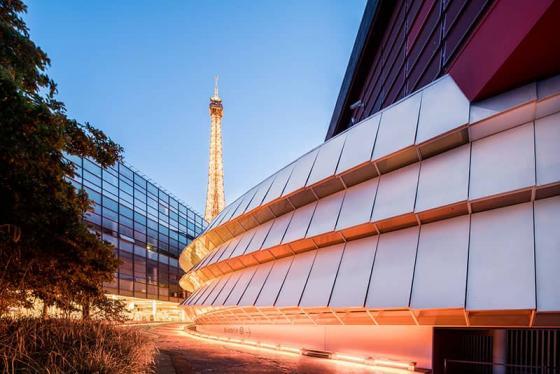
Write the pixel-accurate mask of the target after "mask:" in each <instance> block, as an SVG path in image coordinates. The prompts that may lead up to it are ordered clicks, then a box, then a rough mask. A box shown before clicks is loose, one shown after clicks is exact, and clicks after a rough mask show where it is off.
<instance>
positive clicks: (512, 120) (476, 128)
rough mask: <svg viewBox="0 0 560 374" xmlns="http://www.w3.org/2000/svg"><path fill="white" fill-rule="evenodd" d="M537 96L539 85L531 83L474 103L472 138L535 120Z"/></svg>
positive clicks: (472, 105)
mask: <svg viewBox="0 0 560 374" xmlns="http://www.w3.org/2000/svg"><path fill="white" fill-rule="evenodd" d="M536 98H537V85H536V84H535V83H530V84H528V85H526V86H523V87H519V88H516V89H514V90H511V91H507V92H504V93H503V94H500V95H498V96H494V97H491V98H489V99H486V100H483V101H479V102H476V103H472V104H471V108H470V110H471V113H470V123H471V124H473V125H472V126H471V127H470V129H469V132H470V138H471V140H476V139H481V138H484V137H486V136H489V135H491V134H496V133H498V132H500V131H504V130H507V129H511V128H512V127H515V126H518V125H521V124H523V123H526V122H529V121H531V120H533V118H534V115H535V102H534V101H535V100H536ZM477 122H478V123H477Z"/></svg>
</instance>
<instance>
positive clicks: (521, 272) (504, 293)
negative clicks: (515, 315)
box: [467, 203, 535, 310]
mask: <svg viewBox="0 0 560 374" xmlns="http://www.w3.org/2000/svg"><path fill="white" fill-rule="evenodd" d="M470 240H471V241H470V254H469V266H468V278H467V279H468V281H467V309H468V310H488V309H533V308H535V261H534V255H533V254H534V251H533V204H532V203H525V204H519V205H514V206H511V207H507V208H500V209H494V210H489V211H486V212H482V213H477V214H473V215H472V217H471V239H470Z"/></svg>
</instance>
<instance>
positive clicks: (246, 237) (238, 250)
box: [227, 226, 260, 258]
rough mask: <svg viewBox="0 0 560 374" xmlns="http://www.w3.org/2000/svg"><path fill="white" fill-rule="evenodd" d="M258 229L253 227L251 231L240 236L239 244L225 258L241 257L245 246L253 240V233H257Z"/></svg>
mask: <svg viewBox="0 0 560 374" xmlns="http://www.w3.org/2000/svg"><path fill="white" fill-rule="evenodd" d="M259 227H260V226H257V227H254V228H252V229H251V230H249V231H245V232H244V233H243V234H240V235H239V238H240V239H239V244H237V246H236V247H235V250H234V251H233V252H230V255H229V256H228V257H227V258H232V257H237V256H241V255H242V254H243V253H245V250H246V249H247V246H248V245H249V243H250V242H251V240H252V239H253V236H255V233H256V232H257V230H258V229H259Z"/></svg>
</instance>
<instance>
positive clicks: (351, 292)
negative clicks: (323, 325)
mask: <svg viewBox="0 0 560 374" xmlns="http://www.w3.org/2000/svg"><path fill="white" fill-rule="evenodd" d="M377 239H378V236H370V237H367V238H364V239H358V240H352V241H350V242H348V243H347V244H346V248H344V254H343V256H342V260H341V262H340V269H339V270H338V275H337V276H336V280H335V283H334V287H333V291H332V296H331V300H330V303H329V306H331V307H333V308H336V307H362V306H364V301H365V299H366V292H367V287H368V283H369V278H370V274H371V269H372V267H373V258H374V257H375V250H376V248H377Z"/></svg>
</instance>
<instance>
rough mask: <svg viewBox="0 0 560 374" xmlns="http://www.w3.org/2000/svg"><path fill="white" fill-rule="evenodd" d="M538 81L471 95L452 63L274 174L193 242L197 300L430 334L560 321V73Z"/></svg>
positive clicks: (189, 253)
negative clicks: (541, 90)
mask: <svg viewBox="0 0 560 374" xmlns="http://www.w3.org/2000/svg"><path fill="white" fill-rule="evenodd" d="M554 82H557V85H558V86H559V87H556V89H552V88H550V87H549V86H551V85H554V84H555V83H554ZM540 86H541V83H540V82H539V83H533V84H530V85H527V86H524V87H522V88H519V89H516V90H513V91H512V92H507V93H504V94H501V95H499V96H497V97H494V98H491V99H488V100H485V101H484V102H480V103H469V102H468V100H467V99H466V98H465V96H464V95H463V93H462V92H461V91H460V90H459V88H458V87H457V85H456V84H455V83H454V81H453V80H452V79H451V78H450V77H449V76H445V77H443V78H441V79H439V80H438V81H435V82H434V83H432V84H430V85H429V86H427V87H425V88H424V89H422V90H420V91H418V92H415V93H414V94H413V95H411V96H410V97H406V98H404V99H403V100H401V101H400V102H397V103H396V104H394V105H392V106H391V107H389V108H386V109H384V110H383V111H381V112H380V113H376V114H375V115H374V116H372V117H370V118H369V119H367V120H365V121H363V122H362V123H360V124H357V125H355V126H353V127H351V128H350V129H348V130H347V131H345V132H343V133H341V134H339V135H338V136H336V137H334V138H332V139H330V140H329V141H328V142H326V143H324V144H322V145H321V146H319V147H317V148H315V149H313V150H311V151H310V152H309V153H307V154H305V155H303V156H302V157H301V158H300V159H298V160H295V161H294V162H293V163H292V164H290V165H288V166H287V167H285V168H284V169H282V170H280V171H279V172H278V173H276V174H274V175H272V176H270V177H268V178H267V179H266V180H265V181H263V182H262V183H261V184H259V185H257V186H255V187H254V188H252V189H251V190H249V192H247V194H245V195H243V196H241V197H240V198H239V199H238V200H237V201H236V202H233V203H232V204H231V205H230V206H228V207H226V208H225V209H224V212H222V214H220V215H219V216H218V217H217V218H216V219H215V220H214V222H212V223H211V224H210V225H209V227H208V229H207V230H206V231H205V232H204V233H203V235H202V236H200V237H199V238H198V239H197V240H195V241H194V242H193V243H192V244H191V245H190V246H189V247H187V248H186V249H185V250H184V252H183V254H182V256H181V265H182V267H183V269H184V270H185V271H186V272H187V274H186V275H185V276H184V277H183V279H182V280H181V285H182V286H183V287H184V288H185V289H187V290H189V291H191V292H193V293H192V295H191V296H190V297H189V298H188V299H187V300H185V301H184V303H183V306H184V307H185V310H186V311H187V312H188V313H189V315H190V316H191V317H192V318H193V319H194V321H195V323H196V324H197V325H198V326H205V328H206V329H209V330H212V329H213V328H214V327H211V325H240V324H241V325H253V326H259V329H263V331H265V330H267V329H268V327H266V328H265V326H272V325H274V326H279V329H281V326H288V325H294V324H298V325H309V326H315V327H317V326H328V325H340V328H343V327H348V328H349V327H350V326H348V325H360V326H364V325H369V326H371V328H372V329H373V330H372V331H376V330H375V329H378V330H379V331H382V330H383V331H390V330H391V328H393V327H396V326H397V325H398V326H401V327H402V325H407V326H409V327H410V328H411V330H410V331H412V330H414V333H412V335H414V334H417V336H418V339H421V340H422V339H423V340H422V341H424V340H425V341H429V340H430V333H428V334H425V332H426V331H428V332H429V331H430V330H429V329H428V330H424V329H425V327H426V326H471V327H474V326H512V327H520V326H524V327H529V326H531V327H532V326H552V327H557V326H560V303H559V302H558V300H559V299H560V294H559V293H558V289H559V288H560V285H559V284H558V281H557V278H558V277H557V276H556V275H557V274H558V271H559V270H560V267H559V266H558V263H559V261H560V236H559V234H558V231H559V230H558V222H560V202H559V200H558V199H559V197H556V196H555V195H559V194H560V146H559V145H558V144H559V142H560V113H559V112H560V100H554V98H555V97H556V96H558V97H560V80H549V81H547V82H546V87H547V91H546V92H547V95H546V97H540V95H538V94H537V87H540ZM555 95H556V96H555ZM545 100H546V103H545V104H546V105H545V104H544V101H545ZM540 106H541V107H542V108H543V109H542V110H540V111H539V110H536V108H539V107H540ZM540 114H541V115H540ZM539 115H540V116H539ZM193 253H195V254H196V256H195V255H193ZM200 254H203V255H200ZM197 257H198V258H197ZM385 327H387V330H384V329H382V328H385ZM389 327H390V328H389ZM401 327H399V328H401ZM259 331H260V330H259ZM267 331H268V330H267ZM278 331H280V330H278ZM325 331H326V330H325ZM329 331H330V330H329ZM333 331H334V330H333ZM395 331H396V330H395ZM278 334H280V332H278ZM325 334H326V332H325ZM380 334H381V332H380ZM412 335H411V336H412ZM380 336H381V335H380ZM415 336H416V335H415ZM424 353H425V354H426V355H428V356H429V352H424ZM424 353H423V354H424Z"/></svg>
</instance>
